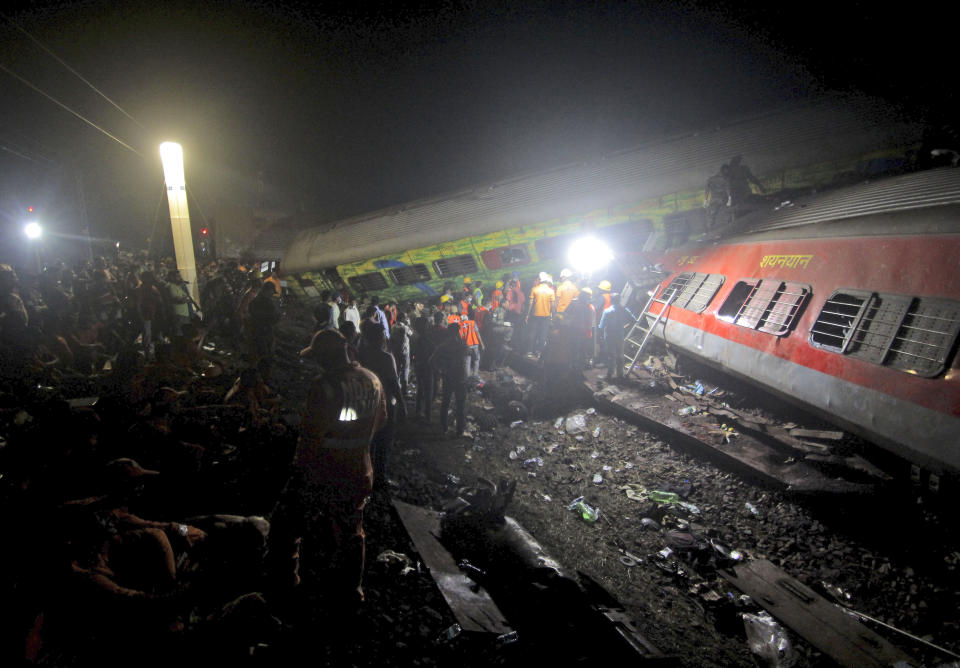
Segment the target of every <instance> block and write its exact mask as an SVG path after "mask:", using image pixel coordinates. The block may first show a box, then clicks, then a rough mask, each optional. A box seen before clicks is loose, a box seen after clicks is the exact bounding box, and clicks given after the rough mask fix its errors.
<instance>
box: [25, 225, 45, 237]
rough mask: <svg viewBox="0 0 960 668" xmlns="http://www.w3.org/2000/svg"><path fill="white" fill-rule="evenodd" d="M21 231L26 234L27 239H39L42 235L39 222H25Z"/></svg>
mask: <svg viewBox="0 0 960 668" xmlns="http://www.w3.org/2000/svg"><path fill="white" fill-rule="evenodd" d="M23 233H24V234H26V235H27V238H28V239H39V238H40V237H41V236H42V235H43V228H42V227H40V223H27V224H26V226H25V227H24V228H23Z"/></svg>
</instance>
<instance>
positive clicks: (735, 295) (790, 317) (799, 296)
mask: <svg viewBox="0 0 960 668" xmlns="http://www.w3.org/2000/svg"><path fill="white" fill-rule="evenodd" d="M809 294H810V287H809V286H807V285H801V284H799V283H791V282H789V281H780V280H777V279H770V278H764V279H756V278H753V279H746V280H742V281H737V284H736V285H734V286H733V290H731V292H730V295H729V296H728V297H727V298H726V299H725V300H724V302H723V304H722V305H721V306H720V308H719V309H718V310H717V317H719V318H720V319H721V320H726V321H727V322H731V323H733V324H735V325H739V326H741V327H749V328H750V329H756V330H759V331H761V332H766V333H767V334H773V335H774V336H784V335H785V334H787V332H789V331H790V326H791V325H792V324H793V322H794V320H795V319H796V317H797V314H799V313H800V309H801V308H802V307H803V304H804V302H805V301H806V299H807V295H809Z"/></svg>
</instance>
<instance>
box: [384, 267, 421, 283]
mask: <svg viewBox="0 0 960 668" xmlns="http://www.w3.org/2000/svg"><path fill="white" fill-rule="evenodd" d="M387 272H388V273H389V274H390V277H391V278H393V280H394V282H396V284H397V285H413V284H414V283H426V282H427V281H429V280H430V271H429V270H428V269H427V265H425V264H411V265H408V266H406V267H394V268H393V269H388V270H387Z"/></svg>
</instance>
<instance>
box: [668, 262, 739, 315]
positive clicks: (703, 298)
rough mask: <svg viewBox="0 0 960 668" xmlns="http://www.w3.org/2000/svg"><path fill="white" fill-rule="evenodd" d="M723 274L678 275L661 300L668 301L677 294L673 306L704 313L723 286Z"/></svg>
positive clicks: (690, 272)
mask: <svg viewBox="0 0 960 668" xmlns="http://www.w3.org/2000/svg"><path fill="white" fill-rule="evenodd" d="M724 278H725V277H724V276H723V275H722V274H703V273H700V272H692V271H687V272H684V273H682V274H678V275H677V276H676V277H674V279H673V280H672V281H670V284H669V285H668V286H667V287H666V288H665V289H664V290H663V292H661V293H660V299H661V300H664V301H666V300H668V299H670V297H671V296H672V295H673V294H674V293H676V297H674V299H673V302H672V304H673V305H674V306H677V307H679V308H682V309H686V310H687V311H695V312H696V313H702V312H703V310H704V309H705V308H707V305H708V304H709V303H710V300H711V299H713V296H714V295H715V294H717V290H719V289H720V286H721V285H723V281H724Z"/></svg>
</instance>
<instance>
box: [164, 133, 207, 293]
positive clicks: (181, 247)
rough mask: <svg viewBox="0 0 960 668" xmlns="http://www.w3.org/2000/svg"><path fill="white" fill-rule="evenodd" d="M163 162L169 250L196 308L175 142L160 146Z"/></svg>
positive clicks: (180, 167) (196, 290) (180, 152)
mask: <svg viewBox="0 0 960 668" xmlns="http://www.w3.org/2000/svg"><path fill="white" fill-rule="evenodd" d="M160 159H161V161H162V162H163V180H164V182H165V183H166V184H167V204H168V205H169V206H170V227H171V228H172V229H173V250H174V253H175V255H176V256H177V270H178V271H179V272H180V277H181V278H182V279H183V280H185V281H186V282H187V290H188V291H189V292H190V296H191V297H192V298H193V301H194V302H196V303H197V306H198V307H199V306H200V288H199V286H198V285H197V263H196V260H195V259H194V256H193V230H192V229H191V228H190V210H189V209H188V208H187V183H186V180H185V179H184V176H183V149H182V148H181V147H180V144H177V143H175V142H164V143H162V144H160Z"/></svg>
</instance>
